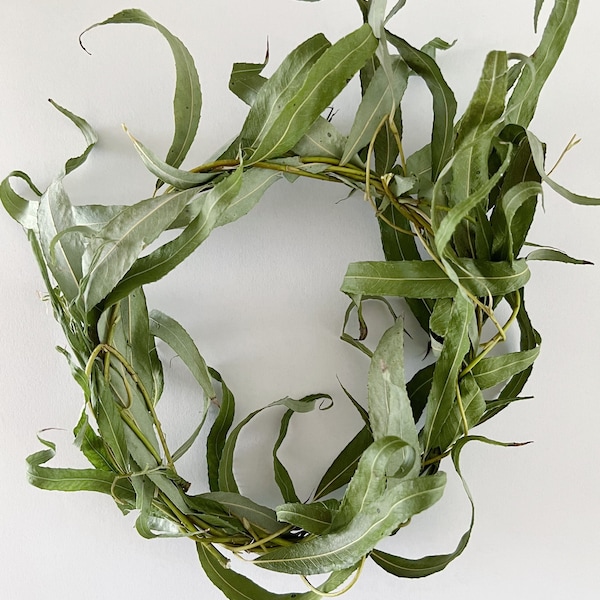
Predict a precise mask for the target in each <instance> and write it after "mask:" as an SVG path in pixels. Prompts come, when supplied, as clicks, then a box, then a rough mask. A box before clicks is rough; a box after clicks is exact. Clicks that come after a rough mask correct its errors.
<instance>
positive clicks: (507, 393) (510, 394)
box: [481, 290, 542, 423]
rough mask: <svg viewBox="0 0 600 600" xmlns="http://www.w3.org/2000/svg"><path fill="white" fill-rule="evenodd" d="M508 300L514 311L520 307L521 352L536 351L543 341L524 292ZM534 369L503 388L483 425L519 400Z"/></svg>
mask: <svg viewBox="0 0 600 600" xmlns="http://www.w3.org/2000/svg"><path fill="white" fill-rule="evenodd" d="M519 296H520V300H519ZM506 300H507V302H508V303H509V304H510V306H511V307H512V308H513V309H515V308H516V307H517V306H519V311H518V313H517V323H518V325H519V330H520V332H521V336H520V341H519V346H520V349H521V351H527V350H534V349H535V348H536V347H537V346H539V345H540V344H541V341H542V340H541V338H540V335H539V333H538V332H537V331H536V330H535V329H534V328H533V325H532V324H531V320H530V319H529V315H528V314H527V310H526V309H525V300H524V298H523V290H519V291H518V292H517V293H513V294H509V295H508V296H507V297H506ZM532 368H533V367H532V366H529V367H527V368H526V369H524V370H523V371H521V372H520V373H517V374H516V375H513V377H511V379H510V381H509V382H508V383H507V384H506V386H505V387H504V388H503V390H502V391H501V392H500V394H499V396H498V400H499V401H500V404H499V406H496V407H494V408H492V409H491V410H487V411H486V413H485V415H484V417H483V418H482V419H481V422H482V423H483V422H484V421H487V420H489V419H491V418H492V417H493V416H494V415H496V414H498V413H499V412H500V411H501V410H503V409H504V408H505V407H506V406H507V405H508V404H502V403H505V402H507V401H508V400H510V399H513V398H517V397H518V396H519V394H520V393H521V391H522V389H523V388H524V387H525V384H526V383H527V380H528V379H529V376H530V375H531V371H532Z"/></svg>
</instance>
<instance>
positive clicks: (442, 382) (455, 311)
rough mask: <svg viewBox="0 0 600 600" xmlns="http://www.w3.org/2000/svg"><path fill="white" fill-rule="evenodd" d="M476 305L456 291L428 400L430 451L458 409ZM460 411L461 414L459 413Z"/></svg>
mask: <svg viewBox="0 0 600 600" xmlns="http://www.w3.org/2000/svg"><path fill="white" fill-rule="evenodd" d="M473 315H474V308H473V304H472V303H471V302H469V301H468V300H467V299H466V298H465V297H464V296H463V295H462V294H461V293H460V292H459V293H457V294H456V296H455V298H454V303H453V305H452V313H451V315H450V322H449V323H448V330H447V332H446V337H445V338H444V345H443V346H442V352H441V354H440V357H439V358H438V360H437V362H436V364H435V369H434V372H433V383H432V386H431V391H430V393H429V398H428V400H427V411H426V415H425V426H424V428H423V438H422V444H423V450H424V453H425V454H427V453H428V452H429V451H430V450H431V449H432V448H438V447H439V448H441V450H442V452H443V451H445V450H446V447H445V446H444V447H442V446H441V445H440V441H441V438H442V432H443V428H444V424H445V423H446V421H447V420H448V419H449V418H450V417H451V416H452V415H453V414H455V413H457V412H458V411H459V408H458V406H457V402H456V388H457V385H458V375H459V372H460V370H461V366H462V361H463V357H464V356H465V354H466V353H467V352H468V350H469V347H470V341H469V326H470V324H471V320H472V319H473ZM459 414H460V413H459Z"/></svg>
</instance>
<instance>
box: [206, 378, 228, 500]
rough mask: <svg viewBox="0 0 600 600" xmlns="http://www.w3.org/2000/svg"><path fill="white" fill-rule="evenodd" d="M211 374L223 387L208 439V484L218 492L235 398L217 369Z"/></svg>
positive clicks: (211, 489)
mask: <svg viewBox="0 0 600 600" xmlns="http://www.w3.org/2000/svg"><path fill="white" fill-rule="evenodd" d="M210 374H211V375H212V377H213V378H214V379H216V380H217V381H218V382H220V383H221V389H222V394H221V406H220V407H219V413H218V414H217V417H216V419H215V422H214V423H213V426H212V427H211V428H210V431H209V433H208V437H207V439H206V465H207V470H208V484H209V488H210V491H211V492H216V491H218V490H219V465H220V462H221V457H222V455H223V448H224V447H225V441H226V439H227V434H228V432H229V429H230V428H231V425H232V423H233V418H234V416H235V398H234V396H233V394H232V393H231V390H230V389H229V388H228V387H227V386H226V385H225V382H224V381H223V379H222V377H221V375H220V374H219V373H218V372H217V371H215V370H214V369H210Z"/></svg>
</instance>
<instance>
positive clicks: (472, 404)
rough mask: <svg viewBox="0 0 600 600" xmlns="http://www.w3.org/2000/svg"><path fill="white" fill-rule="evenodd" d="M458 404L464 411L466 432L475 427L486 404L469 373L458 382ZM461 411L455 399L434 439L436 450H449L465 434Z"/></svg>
mask: <svg viewBox="0 0 600 600" xmlns="http://www.w3.org/2000/svg"><path fill="white" fill-rule="evenodd" d="M459 391H460V403H461V405H462V411H464V415H465V420H466V423H467V425H466V428H467V431H468V430H469V429H471V428H472V427H475V425H477V424H478V423H479V421H480V420H481V417H482V416H483V414H484V413H485V410H486V403H485V400H484V398H483V394H482V393H481V389H480V388H479V386H478V385H477V382H476V379H475V377H474V376H473V375H471V374H470V373H467V374H466V375H465V376H464V377H462V378H461V379H460V381H459ZM462 411H461V409H460V407H459V403H458V394H457V399H456V402H455V403H454V405H453V406H452V407H451V409H450V410H449V411H448V413H447V416H446V417H445V420H444V421H443V423H442V424H441V426H440V428H439V435H438V437H437V439H436V446H437V447H438V448H443V449H444V450H445V449H446V448H449V447H450V446H451V445H452V444H453V442H454V441H455V440H456V439H457V438H459V437H460V436H461V435H464V434H465V422H464V420H463V417H462Z"/></svg>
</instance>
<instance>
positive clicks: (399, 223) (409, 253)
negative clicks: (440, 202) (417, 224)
mask: <svg viewBox="0 0 600 600" xmlns="http://www.w3.org/2000/svg"><path fill="white" fill-rule="evenodd" d="M383 216H384V217H385V219H386V220H387V221H389V223H391V224H388V223H387V222H386V220H384V219H378V222H379V230H380V233H381V245H382V246H383V254H384V256H385V259H386V260H387V261H406V260H421V256H420V254H419V250H418V248H417V244H416V243H415V238H414V236H412V235H408V234H404V233H402V232H401V231H399V229H401V230H404V231H409V230H410V224H409V222H408V220H407V219H406V218H405V217H404V216H403V215H401V214H400V213H399V212H398V211H397V210H396V209H395V208H394V207H393V206H391V205H390V206H388V207H387V208H386V209H385V211H384V212H383ZM407 304H408V306H409V308H410V310H411V311H412V313H413V315H414V316H415V318H416V319H417V321H418V322H419V325H421V328H422V329H423V331H428V328H429V317H430V315H431V311H432V303H431V301H429V300H421V299H414V298H409V299H407Z"/></svg>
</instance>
